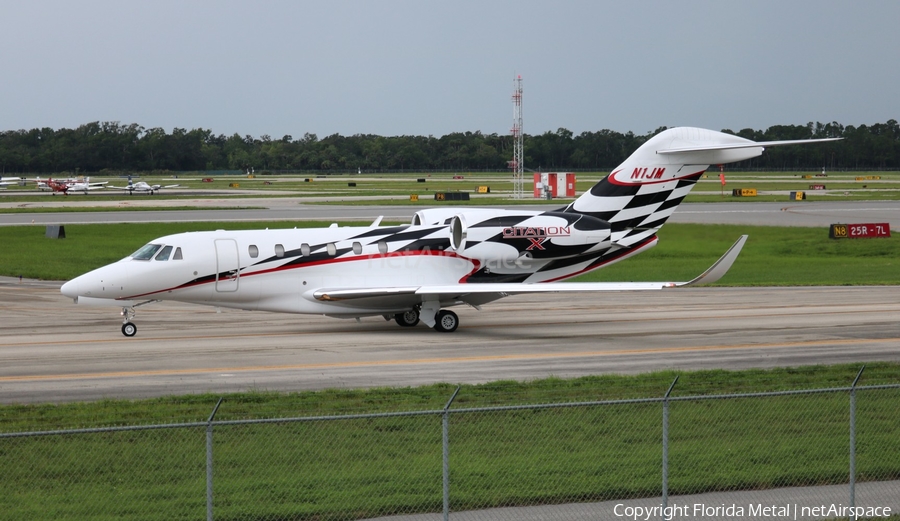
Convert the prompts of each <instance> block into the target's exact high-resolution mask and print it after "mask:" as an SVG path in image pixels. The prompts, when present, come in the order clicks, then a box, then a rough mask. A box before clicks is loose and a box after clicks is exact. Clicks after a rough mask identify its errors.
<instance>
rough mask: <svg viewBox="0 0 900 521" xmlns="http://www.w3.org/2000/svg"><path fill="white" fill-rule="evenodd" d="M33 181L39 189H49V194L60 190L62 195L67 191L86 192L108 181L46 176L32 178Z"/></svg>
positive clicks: (101, 187)
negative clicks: (59, 178)
mask: <svg viewBox="0 0 900 521" xmlns="http://www.w3.org/2000/svg"><path fill="white" fill-rule="evenodd" d="M33 181H34V182H36V183H37V187H38V188H39V189H41V190H51V191H52V192H53V193H52V194H51V195H56V194H57V192H62V193H63V195H69V192H83V193H84V194H87V193H88V191H89V190H101V189H103V186H104V185H106V184H107V183H108V182H109V181H101V182H95V183H92V182H91V178H90V177H88V178H85V179H83V180H81V181H78V180H71V179H69V180H65V181H60V180H57V179H53V178H52V177H51V178H48V179H46V180H45V179H41V178H37V179H33Z"/></svg>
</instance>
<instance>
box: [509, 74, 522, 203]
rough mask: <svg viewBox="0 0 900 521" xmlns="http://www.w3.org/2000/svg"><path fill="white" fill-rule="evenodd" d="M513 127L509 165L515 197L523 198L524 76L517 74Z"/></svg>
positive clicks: (513, 97)
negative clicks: (511, 155)
mask: <svg viewBox="0 0 900 521" xmlns="http://www.w3.org/2000/svg"><path fill="white" fill-rule="evenodd" d="M512 102H513V127H512V130H511V131H510V133H511V134H512V137H513V158H512V161H510V162H509V167H510V168H512V171H513V198H515V199H521V198H522V197H523V196H524V189H523V186H522V184H523V179H522V177H523V175H522V174H523V171H524V168H523V165H522V148H523V147H522V145H523V142H524V137H523V134H522V76H521V75H518V76H516V79H514V80H513V95H512Z"/></svg>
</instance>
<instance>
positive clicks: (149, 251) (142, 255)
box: [131, 244, 162, 260]
mask: <svg viewBox="0 0 900 521" xmlns="http://www.w3.org/2000/svg"><path fill="white" fill-rule="evenodd" d="M160 248H162V244H147V245H146V246H144V247H142V248H141V249H139V250H138V251H136V252H134V253H132V254H131V258H132V259H134V260H150V259H152V258H153V256H154V255H155V254H156V252H158V251H159V249H160Z"/></svg>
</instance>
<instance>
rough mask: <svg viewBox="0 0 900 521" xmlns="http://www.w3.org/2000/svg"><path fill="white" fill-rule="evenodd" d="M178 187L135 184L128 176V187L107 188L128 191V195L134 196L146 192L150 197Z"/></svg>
mask: <svg viewBox="0 0 900 521" xmlns="http://www.w3.org/2000/svg"><path fill="white" fill-rule="evenodd" d="M177 186H178V185H166V186H162V185H151V184H147V183H146V182H144V181H138V182H137V183H134V182H132V181H131V176H128V186H107V188H114V189H116V190H127V191H128V195H133V194H134V192H146V193H147V194H149V195H153V194H155V193H158V192H159V191H160V190H161V189H163V188H175V187H177Z"/></svg>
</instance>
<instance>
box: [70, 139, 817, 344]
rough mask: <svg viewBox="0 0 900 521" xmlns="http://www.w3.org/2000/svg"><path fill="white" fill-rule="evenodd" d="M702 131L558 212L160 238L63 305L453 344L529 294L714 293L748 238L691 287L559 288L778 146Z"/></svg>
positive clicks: (479, 212) (442, 212)
mask: <svg viewBox="0 0 900 521" xmlns="http://www.w3.org/2000/svg"><path fill="white" fill-rule="evenodd" d="M821 141H831V139H817V140H804V141H770V142H759V143H757V142H754V141H750V140H747V139H743V138H740V137H737V136H733V135H730V134H724V133H721V132H715V131H711V130H704V129H699V128H687V127H682V128H673V129H669V130H665V131H663V132H661V133H659V134H657V135H656V136H654V137H652V138H651V139H649V140H648V141H647V142H646V143H644V144H643V145H642V146H641V147H640V148H638V149H637V150H636V151H635V152H634V153H633V154H632V155H631V156H630V157H629V158H628V159H626V160H625V162H624V163H622V164H621V165H619V167H618V168H616V169H615V170H613V172H612V173H610V174H609V175H608V176H606V177H605V178H603V179H602V180H600V182H599V183H597V184H596V185H594V187H593V188H591V189H590V190H589V191H588V192H586V193H585V194H583V195H581V196H580V197H579V198H578V199H576V200H575V201H573V202H572V203H570V204H569V205H567V206H565V207H563V208H559V209H556V210H550V211H527V210H501V209H490V208H467V207H457V208H452V207H445V208H433V209H426V210H420V211H418V212H416V213H415V215H414V217H413V220H412V223H411V224H409V225H404V226H380V221H381V218H379V219H377V220H376V221H375V222H374V223H372V225H370V226H362V227H350V226H338V225H337V224H332V225H331V226H330V227H328V228H319V229H299V230H298V229H293V230H246V231H225V230H217V231H207V232H189V233H179V234H175V235H169V236H166V237H160V238H159V239H156V240H154V241H152V242H150V243H149V244H147V245H145V246H143V247H142V248H140V249H139V250H138V251H136V252H135V253H134V254H132V255H130V256H129V257H126V258H124V259H122V260H120V261H118V262H115V263H113V264H109V265H107V266H104V267H101V268H98V269H96V270H94V271H91V272H89V273H86V274H84V275H81V276H79V277H77V278H75V279H73V280H71V281H69V282H67V283H65V284H64V285H63V286H62V290H61V291H62V293H63V294H64V295H66V296H69V297H72V298H74V299H75V302H77V303H82V304H105V305H117V306H121V307H122V315H123V316H124V320H123V324H122V333H123V334H124V335H125V336H133V335H134V334H135V333H136V332H137V327H136V326H135V325H134V323H133V322H131V319H132V318H133V317H134V308H135V307H137V306H141V305H144V304H149V303H151V302H156V301H165V300H172V301H178V302H187V303H193V304H205V305H211V306H219V307H227V308H237V309H246V310H260V311H273V312H284V313H306V314H322V315H326V316H331V317H339V318H356V319H359V318H360V317H365V316H379V315H380V316H383V317H384V318H385V319H386V320H391V319H393V320H394V321H396V322H397V324H398V325H400V326H404V327H411V326H414V325H416V324H417V323H418V322H419V321H420V320H421V321H422V322H424V323H425V324H426V325H428V326H429V327H432V328H434V329H435V330H437V331H441V332H452V331H454V330H456V328H457V326H458V325H459V317H458V316H457V315H456V313H454V312H453V311H450V310H449V309H446V308H449V307H452V306H456V305H460V304H467V305H470V306H472V307H474V308H476V309H481V306H482V305H483V304H486V303H488V302H492V301H494V300H498V299H500V298H503V297H506V296H509V295H515V294H520V293H540V292H572V291H578V292H581V291H631V290H659V289H663V288H678V287H684V286H689V285H695V284H709V283H712V282H715V281H716V280H718V279H719V278H720V277H721V276H722V275H724V274H725V272H726V271H727V270H728V269H729V268H730V267H731V265H732V263H733V262H734V260H735V259H736V258H737V256H738V254H739V253H740V250H741V248H742V247H743V245H744V242H745V241H746V238H747V236H746V235H745V236H742V237H741V238H740V239H738V241H737V242H736V243H735V244H734V245H733V246H732V247H731V248H730V249H729V250H728V252H726V253H725V255H723V256H722V258H720V259H719V260H718V261H717V262H716V263H715V264H713V266H712V267H710V268H709V269H708V270H707V271H705V272H704V273H703V274H701V275H700V276H699V277H697V278H695V279H693V280H691V281H688V282H622V283H574V282H573V283H564V284H563V283H556V282H557V281H561V280H564V279H568V278H571V277H574V276H577V275H581V274H582V273H586V272H588V271H591V270H595V269H597V268H601V267H604V266H608V265H610V264H612V263H614V262H618V261H620V260H623V259H626V258H628V257H631V256H632V255H635V254H637V253H640V252H642V251H644V250H647V249H648V248H650V247H652V246H654V245H656V242H657V236H656V232H657V231H658V230H659V229H660V228H661V227H662V226H663V224H664V223H665V222H666V220H667V219H668V218H669V217H670V216H671V215H672V213H673V212H674V211H675V208H676V207H677V206H678V204H679V203H681V201H682V200H683V199H684V197H685V196H686V195H687V194H688V192H690V190H691V188H693V187H694V185H695V184H696V182H697V180H698V179H700V177H701V176H702V175H703V173H704V172H705V171H706V169H707V167H708V166H709V165H720V164H724V163H732V162H736V161H742V160H744V159H749V158H752V157H756V156H759V155H760V154H762V152H763V150H764V149H765V148H767V147H771V146H780V145H792V144H799V143H814V142H821Z"/></svg>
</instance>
